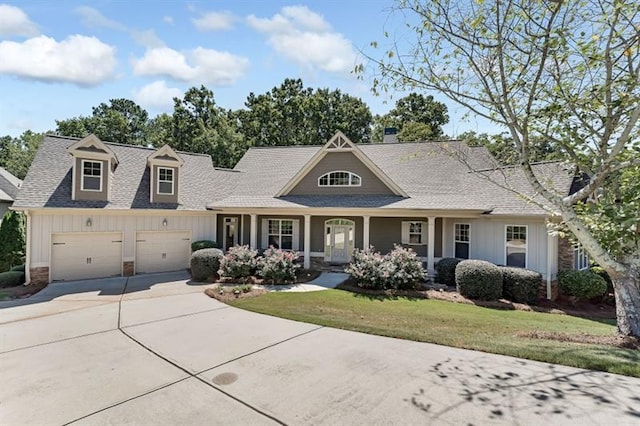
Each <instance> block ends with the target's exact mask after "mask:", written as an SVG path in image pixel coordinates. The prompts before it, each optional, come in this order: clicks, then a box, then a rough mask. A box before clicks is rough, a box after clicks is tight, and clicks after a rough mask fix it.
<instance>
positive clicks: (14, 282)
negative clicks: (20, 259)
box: [0, 271, 24, 288]
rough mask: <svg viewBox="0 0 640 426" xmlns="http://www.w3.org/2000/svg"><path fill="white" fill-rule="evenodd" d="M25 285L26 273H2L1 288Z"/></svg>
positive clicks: (0, 276) (0, 275)
mask: <svg viewBox="0 0 640 426" xmlns="http://www.w3.org/2000/svg"><path fill="white" fill-rule="evenodd" d="M21 284H24V272H20V271H7V272H2V273H0V288H4V287H15V286H18V285H21Z"/></svg>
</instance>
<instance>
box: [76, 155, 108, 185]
mask: <svg viewBox="0 0 640 426" xmlns="http://www.w3.org/2000/svg"><path fill="white" fill-rule="evenodd" d="M85 163H98V164H100V176H99V177H100V189H85V188H84V178H85V176H86V177H92V178H95V176H93V175H85V174H84V164H85ZM102 164H103V163H102V161H100V160H97V161H96V160H81V161H80V190H81V191H87V192H102V177H103V176H104V168H103V167H102Z"/></svg>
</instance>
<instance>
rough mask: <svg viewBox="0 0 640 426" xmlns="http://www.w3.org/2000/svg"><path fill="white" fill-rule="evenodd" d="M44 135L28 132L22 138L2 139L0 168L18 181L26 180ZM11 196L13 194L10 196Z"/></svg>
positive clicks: (0, 142)
mask: <svg viewBox="0 0 640 426" xmlns="http://www.w3.org/2000/svg"><path fill="white" fill-rule="evenodd" d="M42 137H43V135H42V134H41V133H34V132H32V131H31V130H27V131H25V132H24V133H22V134H21V135H20V136H18V137H16V138H13V137H11V136H3V137H1V138H0V167H2V168H4V169H6V170H7V171H8V172H9V173H11V174H12V175H14V176H15V177H17V178H18V179H24V178H25V176H26V175H27V170H29V166H30V165H31V162H32V161H33V157H34V156H35V155H36V151H37V150H38V147H39V146H40V142H41V141H42ZM10 195H11V194H10Z"/></svg>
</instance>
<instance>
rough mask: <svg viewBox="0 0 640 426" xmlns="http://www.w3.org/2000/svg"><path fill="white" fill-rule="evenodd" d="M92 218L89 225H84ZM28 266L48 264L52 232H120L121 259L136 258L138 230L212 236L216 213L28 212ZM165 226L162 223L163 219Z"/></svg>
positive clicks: (198, 238)
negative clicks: (30, 213) (29, 232)
mask: <svg viewBox="0 0 640 426" xmlns="http://www.w3.org/2000/svg"><path fill="white" fill-rule="evenodd" d="M89 218H91V226H90V227H89V226H86V223H87V219H89ZM31 219H32V222H31V239H32V241H31V245H30V249H31V258H30V260H31V267H37V266H49V253H50V245H51V234H57V233H62V232H122V233H123V241H124V248H123V260H124V261H133V260H134V259H135V246H136V232H137V231H191V236H192V240H193V241H197V240H210V239H215V238H214V237H215V215H213V214H208V213H204V214H202V215H180V214H167V215H153V216H151V215H144V216H143V215H123V214H107V215H105V214H91V213H89V214H87V213H83V214H64V215H62V214H41V213H33V214H32V216H31ZM164 219H166V220H167V226H166V227H164V226H162V222H163V220H164Z"/></svg>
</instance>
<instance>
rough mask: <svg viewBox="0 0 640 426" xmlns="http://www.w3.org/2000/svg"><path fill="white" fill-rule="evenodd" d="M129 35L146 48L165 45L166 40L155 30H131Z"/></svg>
mask: <svg viewBox="0 0 640 426" xmlns="http://www.w3.org/2000/svg"><path fill="white" fill-rule="evenodd" d="M129 35H131V38H132V39H133V41H135V42H136V43H138V44H139V45H141V46H144V47H146V48H154V47H163V46H164V42H163V41H162V40H161V39H160V37H158V35H157V34H156V32H155V31H154V30H144V31H138V30H131V31H129Z"/></svg>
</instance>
